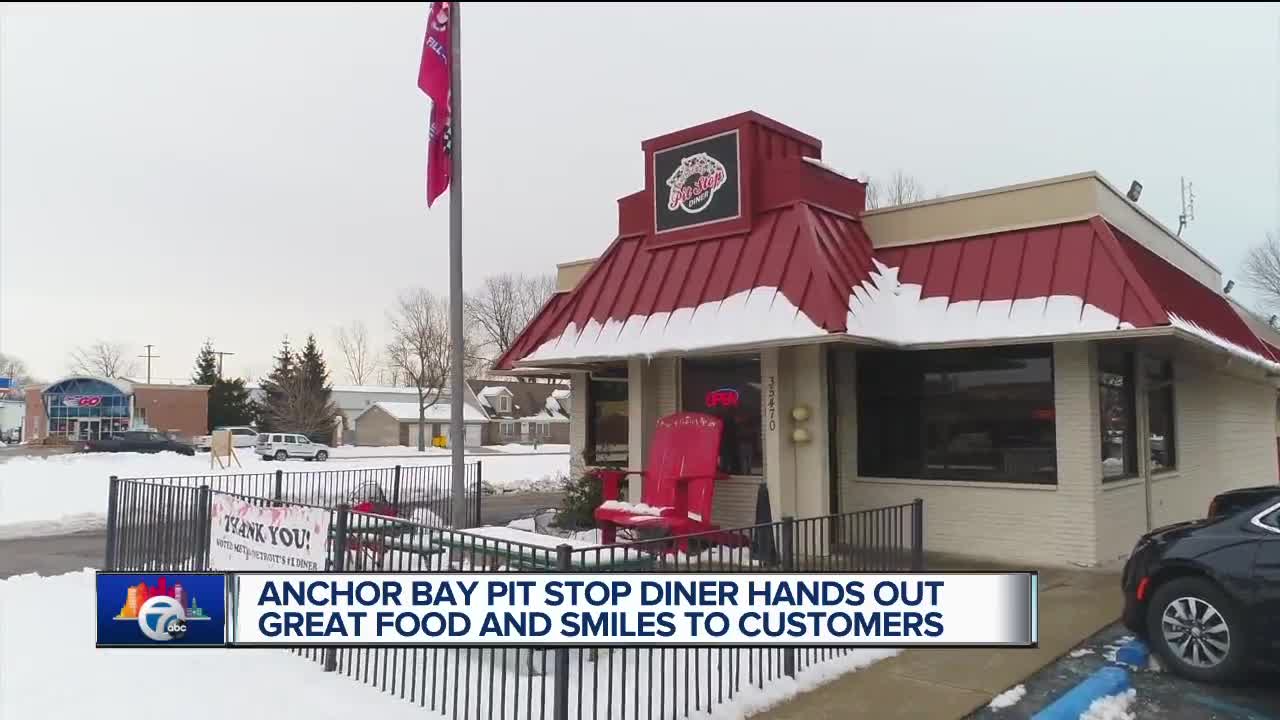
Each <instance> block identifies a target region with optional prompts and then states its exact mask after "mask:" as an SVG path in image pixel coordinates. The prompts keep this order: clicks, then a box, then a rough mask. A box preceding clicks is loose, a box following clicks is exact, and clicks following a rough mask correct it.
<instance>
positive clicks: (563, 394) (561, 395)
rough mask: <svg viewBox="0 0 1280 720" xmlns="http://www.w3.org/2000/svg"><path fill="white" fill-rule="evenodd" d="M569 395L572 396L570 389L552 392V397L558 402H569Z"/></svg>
mask: <svg viewBox="0 0 1280 720" xmlns="http://www.w3.org/2000/svg"><path fill="white" fill-rule="evenodd" d="M569 394H570V390H569V388H560V389H559V390H552V391H551V397H553V398H555V399H557V400H568V399H569Z"/></svg>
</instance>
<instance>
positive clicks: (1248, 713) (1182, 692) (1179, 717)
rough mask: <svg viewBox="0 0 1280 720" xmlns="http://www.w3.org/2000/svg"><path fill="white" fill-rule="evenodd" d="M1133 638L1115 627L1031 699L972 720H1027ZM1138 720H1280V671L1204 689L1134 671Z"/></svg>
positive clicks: (1031, 690) (1029, 685)
mask: <svg viewBox="0 0 1280 720" xmlns="http://www.w3.org/2000/svg"><path fill="white" fill-rule="evenodd" d="M1131 639H1132V635H1130V634H1129V632H1128V630H1126V629H1125V628H1124V627H1123V626H1121V625H1112V626H1110V627H1108V628H1106V629H1104V630H1102V631H1101V632H1099V633H1098V634H1096V635H1094V636H1093V637H1091V638H1089V639H1088V640H1086V641H1085V642H1084V643H1081V644H1080V646H1079V647H1077V648H1076V649H1074V650H1073V651H1072V652H1071V653H1070V654H1068V655H1066V656H1064V657H1062V658H1061V659H1059V660H1058V661H1056V662H1054V663H1051V664H1050V665H1048V666H1047V667H1045V668H1044V669H1042V670H1041V671H1040V672H1038V673H1036V674H1035V675H1033V676H1031V677H1030V678H1029V679H1027V680H1026V681H1025V682H1024V683H1023V685H1024V686H1025V687H1026V691H1027V693H1026V695H1025V696H1024V697H1023V698H1022V700H1020V701H1019V702H1018V703H1017V704H1015V705H1013V706H1012V707H1008V708H1004V709H1001V710H993V709H991V708H983V709H981V710H979V711H978V712H976V713H974V714H972V715H970V716H969V717H970V719H971V720H1027V719H1028V718H1030V717H1031V716H1032V715H1034V714H1035V713H1036V712H1038V711H1040V710H1041V709H1043V708H1044V707H1045V706H1046V705H1048V704H1050V703H1052V702H1053V701H1054V700H1056V699H1057V698H1058V697H1059V696H1061V695H1062V693H1064V692H1066V691H1067V690H1069V689H1070V688H1071V687H1072V686H1074V685H1075V684H1076V683H1079V682H1080V681H1081V680H1083V679H1085V678H1086V677H1088V676H1089V675H1091V674H1092V673H1093V672H1095V671H1096V670H1098V669H1099V668H1101V667H1104V666H1105V665H1106V664H1107V662H1108V660H1109V659H1110V658H1113V657H1114V653H1115V651H1116V648H1119V647H1120V646H1122V645H1124V644H1125V643H1126V642H1128V641H1129V640H1131ZM1130 677H1131V679H1132V681H1133V687H1134V689H1135V690H1137V691H1138V694H1137V699H1136V700H1135V701H1134V703H1133V705H1132V706H1130V708H1129V711H1130V712H1131V713H1132V714H1133V718H1134V720H1156V719H1157V718H1158V719H1160V720H1280V672H1277V671H1271V670H1258V671H1256V672H1254V673H1253V674H1252V675H1250V676H1249V677H1248V678H1244V679H1242V681H1241V683H1240V684H1239V685H1237V686H1233V687H1222V686H1217V685H1205V684H1203V683H1197V682H1193V681H1191V680H1185V679H1183V678H1180V677H1178V676H1177V675H1174V674H1172V673H1167V672H1162V671H1157V670H1150V669H1148V670H1142V671H1137V672H1131V673H1130Z"/></svg>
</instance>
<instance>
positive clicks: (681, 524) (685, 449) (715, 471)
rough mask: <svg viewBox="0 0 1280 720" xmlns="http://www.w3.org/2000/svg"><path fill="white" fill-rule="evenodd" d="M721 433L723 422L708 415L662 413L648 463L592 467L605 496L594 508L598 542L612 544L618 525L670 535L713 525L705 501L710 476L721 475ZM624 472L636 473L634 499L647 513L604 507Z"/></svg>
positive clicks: (683, 546)
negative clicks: (637, 492)
mask: <svg viewBox="0 0 1280 720" xmlns="http://www.w3.org/2000/svg"><path fill="white" fill-rule="evenodd" d="M723 431H724V422H723V421H722V420H721V419H720V418H718V417H715V416H714V415H707V414H705V413H695V412H682V413H675V414H673V415H668V416H666V417H664V418H662V419H660V420H658V426H657V428H656V429H655V430H654V433H653V445H652V447H651V448H650V450H649V462H648V467H646V468H644V469H643V470H597V471H596V475H597V477H599V478H600V480H601V481H602V482H603V483H604V488H603V496H604V500H605V505H602V506H601V507H599V508H596V512H595V516H596V521H597V522H598V523H600V535H601V540H602V541H603V542H604V543H605V544H606V545H610V544H613V543H614V542H615V541H616V540H617V529H618V528H619V527H627V528H664V529H666V530H668V531H669V532H670V533H671V534H672V535H685V534H689V533H699V532H706V531H711V530H715V529H717V528H716V526H715V525H713V524H712V523H711V501H712V499H713V498H714V496H715V483H716V480H719V479H722V478H725V477H727V476H726V475H725V474H724V473H722V472H720V470H719V463H720V436H721V434H722V433H723ZM629 475H639V476H640V479H641V483H642V484H641V486H640V502H641V504H643V505H646V506H648V508H647V512H638V511H637V509H636V508H634V507H630V506H624V507H617V506H612V507H611V506H610V505H611V503H617V502H618V489H619V488H618V485H619V483H620V482H621V481H622V479H623V478H624V477H627V476H629ZM651 513H652V514H651ZM678 549H679V550H680V551H681V552H686V551H687V550H688V541H687V540H682V541H680V543H679V548H678Z"/></svg>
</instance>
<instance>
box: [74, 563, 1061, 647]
mask: <svg viewBox="0 0 1280 720" xmlns="http://www.w3.org/2000/svg"><path fill="white" fill-rule="evenodd" d="M1036 584H1037V576H1036V574H1035V573H1033V572H1009V573H886V574H867V573H789V574H782V573H777V574H775V573H698V574H690V573H649V572H646V573H638V574H627V573H550V572H548V573H456V574H449V573H431V574H427V573H416V574H401V573H396V574H392V573H318V572H317V573H281V572H272V573H266V572H251V573H229V574H225V575H224V574H216V573H209V574H183V573H164V574H146V575H143V574H122V573H99V574H98V643H97V644H98V646H99V647H121V646H127V647H139V646H160V645H164V646H184V647H192V646H216V647H304V646H313V647H314V646H326V647H360V646H363V647H372V646H401V647H403V646H417V647H486V646H489V647H519V646H527V647H555V646H592V647H643V646H667V647H697V646H707V647H730V646H732V647H782V646H795V647H916V646H941V647H1034V646H1035V645H1036V643H1037V642H1038V640H1039V637H1038V626H1039V618H1038V614H1037V610H1038V601H1037V593H1036Z"/></svg>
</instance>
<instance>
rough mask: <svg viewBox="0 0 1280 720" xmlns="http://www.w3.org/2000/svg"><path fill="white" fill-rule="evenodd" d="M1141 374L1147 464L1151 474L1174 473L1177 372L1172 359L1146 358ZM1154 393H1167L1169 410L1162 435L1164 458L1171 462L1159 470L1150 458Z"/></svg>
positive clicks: (1176, 437)
mask: <svg viewBox="0 0 1280 720" xmlns="http://www.w3.org/2000/svg"><path fill="white" fill-rule="evenodd" d="M1153 367H1154V368H1159V370H1158V371H1157V372H1154V373H1153V372H1152V370H1153ZM1143 373H1144V380H1145V382H1146V388H1145V390H1146V394H1147V455H1148V462H1149V463H1150V464H1151V474H1152V475H1155V474H1158V473H1167V472H1176V471H1177V470H1178V389H1177V388H1178V383H1177V379H1178V376H1177V370H1176V368H1175V367H1174V364H1173V359H1172V358H1169V357H1156V356H1148V357H1146V358H1144V360H1143ZM1156 393H1168V400H1167V405H1168V408H1169V417H1168V428H1167V429H1166V430H1165V433H1164V436H1163V438H1164V443H1165V452H1166V456H1167V457H1168V458H1169V459H1171V460H1172V462H1169V463H1167V464H1164V465H1161V466H1160V467H1159V468H1156V466H1155V458H1154V457H1151V455H1152V453H1153V452H1154V446H1153V445H1152V441H1151V434H1152V423H1151V408H1152V407H1153V405H1152V403H1151V399H1152V396H1154V395H1155V394H1156Z"/></svg>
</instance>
